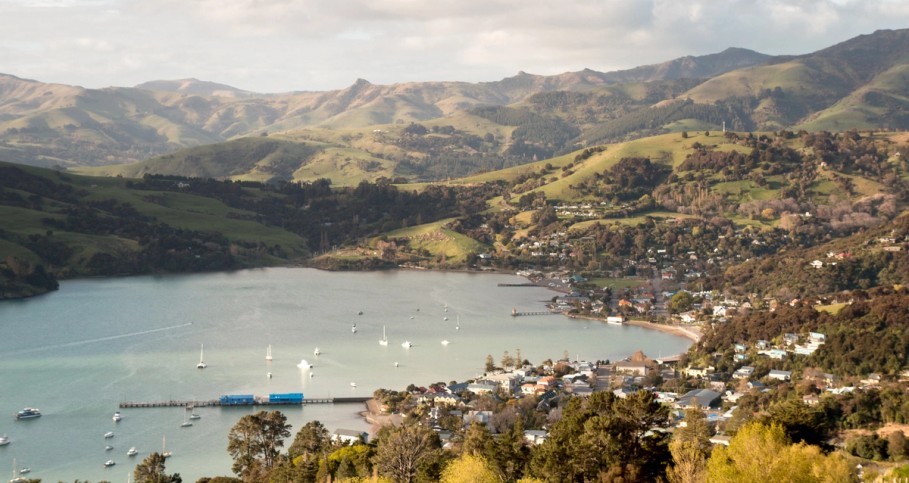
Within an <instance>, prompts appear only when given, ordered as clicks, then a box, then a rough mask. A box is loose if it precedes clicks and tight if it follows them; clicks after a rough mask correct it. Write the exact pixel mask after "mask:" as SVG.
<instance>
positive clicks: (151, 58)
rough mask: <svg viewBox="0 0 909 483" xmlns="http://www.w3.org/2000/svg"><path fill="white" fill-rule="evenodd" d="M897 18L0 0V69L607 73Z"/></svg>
mask: <svg viewBox="0 0 909 483" xmlns="http://www.w3.org/2000/svg"><path fill="white" fill-rule="evenodd" d="M906 25H909V2H903V1H896V0H687V1H685V2H680V1H677V0H562V1H561V2H552V1H550V0H523V1H522V0H457V1H454V0H439V1H436V2H426V1H423V0H383V1H374V0H373V1H366V0H345V1H340V2H326V1H323V0H195V1H190V2H187V1H185V0H88V1H84V0H78V1H77V0H59V1H54V0H0V31H3V32H4V37H5V38H6V39H17V41H16V42H10V41H9V40H6V41H5V42H4V43H3V46H4V47H8V48H3V49H0V72H8V73H12V74H16V75H22V76H26V77H31V78H37V79H41V80H45V79H46V80H48V81H55V82H65V83H74V84H82V85H87V86H103V85H110V84H114V85H132V84H137V83H139V82H143V81H146V80H151V79H160V78H177V77H197V78H201V79H207V80H213V81H217V82H224V83H228V84H233V85H236V86H237V87H241V88H244V89H250V90H258V91H263V92H275V91H286V90H323V89H332V88H340V87H344V86H346V85H349V84H350V83H352V82H353V81H354V80H355V79H356V78H358V77H362V78H366V79H369V80H371V81H373V82H378V83H392V82H406V81H411V80H463V81H488V80H496V79H500V78H502V77H505V76H509V75H514V74H515V73H517V72H518V71H527V72H533V73H537V74H555V73H560V72H564V71H567V70H580V69H582V68H585V67H587V68H592V69H596V70H603V71H607V70H615V69H620V68H631V67H635V66H638V65H645V64H650V63H656V62H663V61H666V60H670V59H673V58H676V57H680V56H684V55H703V54H708V53H715V52H719V51H722V50H724V49H725V48H727V47H732V46H734V47H745V48H750V49H753V50H757V51H760V52H764V53H768V54H801V53H808V52H812V51H815V50H818V49H821V48H825V47H827V46H830V45H832V44H835V43H838V42H842V41H844V40H847V39H849V38H851V37H854V36H856V35H860V34H867V33H871V32H873V31H874V30H877V29H881V28H903V27H904V26H906ZM36 52H40V53H41V55H40V56H36V55H35V53H36ZM24 70H28V71H27V72H25V71H24Z"/></svg>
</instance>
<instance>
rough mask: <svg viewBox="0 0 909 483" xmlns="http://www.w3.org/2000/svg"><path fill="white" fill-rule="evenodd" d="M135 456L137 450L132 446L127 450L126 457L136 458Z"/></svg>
mask: <svg viewBox="0 0 909 483" xmlns="http://www.w3.org/2000/svg"><path fill="white" fill-rule="evenodd" d="M137 454H139V450H137V449H136V447H135V446H133V447H132V448H130V449H129V451H127V452H126V456H136V455H137Z"/></svg>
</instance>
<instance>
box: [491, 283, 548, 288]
mask: <svg viewBox="0 0 909 483" xmlns="http://www.w3.org/2000/svg"><path fill="white" fill-rule="evenodd" d="M499 287H539V285H537V284H535V283H500V284H499Z"/></svg>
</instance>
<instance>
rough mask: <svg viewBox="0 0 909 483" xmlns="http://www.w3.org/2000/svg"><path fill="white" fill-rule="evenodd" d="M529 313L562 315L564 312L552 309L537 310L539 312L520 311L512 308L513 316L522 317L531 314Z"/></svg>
mask: <svg viewBox="0 0 909 483" xmlns="http://www.w3.org/2000/svg"><path fill="white" fill-rule="evenodd" d="M529 315H562V313H561V312H553V311H551V310H541V311H537V312H520V311H518V309H511V316H512V317H522V316H529Z"/></svg>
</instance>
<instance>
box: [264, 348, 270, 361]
mask: <svg viewBox="0 0 909 483" xmlns="http://www.w3.org/2000/svg"><path fill="white" fill-rule="evenodd" d="M265 360H266V361H268V362H271V344H268V348H267V349H265Z"/></svg>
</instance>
